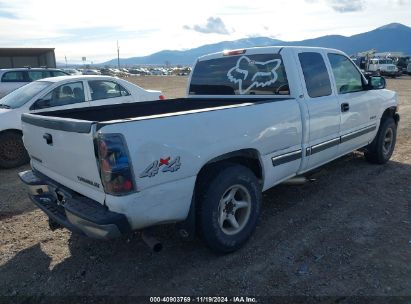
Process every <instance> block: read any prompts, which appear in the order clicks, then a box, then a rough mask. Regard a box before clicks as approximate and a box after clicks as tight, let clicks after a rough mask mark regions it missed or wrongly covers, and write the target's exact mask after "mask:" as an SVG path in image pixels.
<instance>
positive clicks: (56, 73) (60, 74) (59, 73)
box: [52, 71, 67, 77]
mask: <svg viewBox="0 0 411 304" xmlns="http://www.w3.org/2000/svg"><path fill="white" fill-rule="evenodd" d="M52 73H53V75H52V76H54V77H57V76H67V74H66V73H64V72H62V71H52Z"/></svg>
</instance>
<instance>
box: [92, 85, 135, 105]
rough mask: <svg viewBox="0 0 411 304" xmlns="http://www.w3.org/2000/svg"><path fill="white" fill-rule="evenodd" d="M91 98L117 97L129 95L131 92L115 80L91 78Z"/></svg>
mask: <svg viewBox="0 0 411 304" xmlns="http://www.w3.org/2000/svg"><path fill="white" fill-rule="evenodd" d="M88 84H89V86H90V93H91V100H99V99H107V98H115V97H121V96H128V95H130V93H129V92H128V91H127V90H126V89H125V88H123V87H122V86H121V85H119V84H118V83H116V82H113V81H102V80H90V81H89V82H88Z"/></svg>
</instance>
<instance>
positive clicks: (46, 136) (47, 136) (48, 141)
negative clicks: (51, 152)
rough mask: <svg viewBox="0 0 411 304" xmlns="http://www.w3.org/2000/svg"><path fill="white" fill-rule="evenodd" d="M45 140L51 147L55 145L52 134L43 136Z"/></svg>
mask: <svg viewBox="0 0 411 304" xmlns="http://www.w3.org/2000/svg"><path fill="white" fill-rule="evenodd" d="M43 138H44V139H45V140H46V143H47V144H48V145H50V146H52V145H53V136H51V134H49V133H45V134H44V135H43Z"/></svg>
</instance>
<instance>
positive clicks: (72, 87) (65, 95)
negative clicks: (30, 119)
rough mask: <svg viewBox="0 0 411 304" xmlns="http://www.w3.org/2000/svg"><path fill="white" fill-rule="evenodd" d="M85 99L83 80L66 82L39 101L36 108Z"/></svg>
mask: <svg viewBox="0 0 411 304" xmlns="http://www.w3.org/2000/svg"><path fill="white" fill-rule="evenodd" d="M84 101H85V97H84V88H83V82H81V81H80V82H72V83H65V84H63V85H61V86H59V87H57V88H55V89H54V90H53V91H51V92H50V93H48V94H47V95H46V96H44V97H43V98H42V99H41V100H39V101H37V103H36V108H37V109H44V108H52V107H58V106H64V105H69V104H74V103H80V102H84Z"/></svg>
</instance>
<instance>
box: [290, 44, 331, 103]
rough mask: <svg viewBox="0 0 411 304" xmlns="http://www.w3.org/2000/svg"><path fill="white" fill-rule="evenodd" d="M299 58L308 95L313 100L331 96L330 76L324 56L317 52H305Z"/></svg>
mask: <svg viewBox="0 0 411 304" xmlns="http://www.w3.org/2000/svg"><path fill="white" fill-rule="evenodd" d="M298 57H299V59H300V63H301V68H302V70H303V74H304V79H305V85H306V87H307V92H308V95H309V96H310V97H311V98H316V97H322V96H328V95H331V92H332V90H331V81H330V76H329V75H328V71H327V67H326V66H325V62H324V59H323V57H322V55H321V54H320V53H316V52H304V53H300V54H298Z"/></svg>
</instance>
